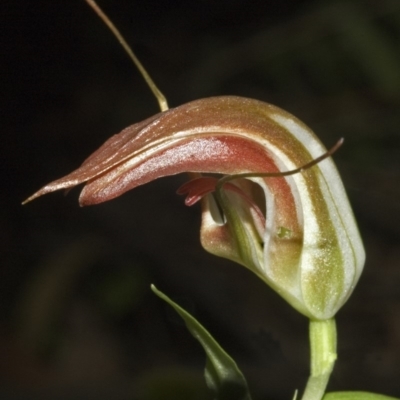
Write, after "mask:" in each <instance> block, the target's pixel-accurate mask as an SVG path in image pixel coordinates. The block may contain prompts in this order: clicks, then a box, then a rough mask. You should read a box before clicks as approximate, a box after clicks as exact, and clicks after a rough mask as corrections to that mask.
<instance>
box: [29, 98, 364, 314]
mask: <svg viewBox="0 0 400 400" xmlns="http://www.w3.org/2000/svg"><path fill="white" fill-rule="evenodd" d="M325 151H326V150H325V148H324V147H323V145H322V144H321V143H320V141H319V140H318V139H317V137H316V136H315V134H314V133H313V132H312V131H311V130H310V129H309V128H308V127H307V126H305V125H304V124H303V123H302V122H300V121H299V120H298V119H296V118H295V117H293V116H292V115H290V114H289V113H287V112H285V111H283V110H281V109H279V108H277V107H274V106H272V105H270V104H266V103H263V102H261V101H257V100H251V99H246V98H240V97H228V96H227V97H215V98H208V99H201V100H197V101H193V102H190V103H187V104H185V105H182V106H180V107H177V108H175V109H171V110H168V111H166V112H163V113H159V114H157V115H155V116H153V117H151V118H148V119H147V120H145V121H143V122H140V123H137V124H134V125H132V126H130V127H128V128H126V129H124V130H123V131H122V132H121V133H120V134H118V135H114V136H113V137H111V138H110V139H109V140H108V141H106V142H105V143H104V144H103V146H101V147H100V148H99V149H98V150H97V151H96V152H95V153H93V154H92V155H91V156H90V157H89V158H88V159H87V160H86V161H85V162H84V163H83V164H82V166H81V167H80V168H78V169H77V170H75V171H74V172H72V173H70V174H69V175H67V176H65V177H63V178H61V179H58V180H56V181H54V182H52V183H50V184H48V185H46V186H44V187H43V188H42V189H40V190H39V191H38V192H37V193H35V194H34V195H33V196H31V197H30V198H29V199H28V200H27V201H30V200H32V199H34V198H36V197H38V196H41V195H43V194H45V193H49V192H53V191H55V190H59V189H66V188H70V187H73V186H76V185H78V184H81V183H86V185H85V186H84V188H83V190H82V192H81V195H80V199H79V201H80V204H81V205H89V204H97V203H101V202H103V201H107V200H110V199H112V198H115V197H117V196H119V195H121V194H123V193H124V192H126V191H128V190H130V189H133V188H134V187H136V186H139V185H142V184H145V183H147V182H150V181H152V180H154V179H157V178H160V177H163V176H167V175H173V174H178V173H181V172H199V173H211V174H221V175H236V174H243V173H260V174H262V173H279V172H284V171H288V170H292V169H296V168H298V167H301V166H303V165H305V164H307V163H309V162H311V161H312V160H313V159H315V158H317V157H319V156H320V155H321V154H323V153H324V152H325ZM216 187H218V180H217V179H216V178H215V176H214V175H213V176H207V177H200V178H198V179H197V180H195V181H192V182H189V183H188V184H186V185H184V186H183V187H182V188H181V189H180V190H179V192H180V193H182V194H183V193H188V194H189V195H188V197H187V204H189V205H190V204H192V203H194V202H196V201H197V200H199V199H202V207H203V211H202V227H201V241H202V244H203V246H204V248H205V249H206V250H208V251H210V252H211V253H213V254H216V255H218V256H222V257H226V258H229V259H232V260H234V261H236V262H239V263H240V264H242V265H244V266H246V267H247V268H249V269H250V270H252V271H253V272H254V273H256V274H257V275H258V276H259V277H260V278H261V279H263V280H264V281H265V282H266V283H267V284H268V285H270V286H271V287H272V288H273V289H274V290H276V291H277V292H278V293H279V294H280V295H281V296H282V297H283V298H285V299H286V300H287V301H288V302H289V303H290V304H291V305H292V306H293V307H295V308H296V309H297V310H298V311H300V312H302V313H303V314H305V315H306V316H308V317H310V318H313V319H327V318H331V317H332V316H333V315H334V314H335V313H336V312H337V311H338V309H339V308H340V307H341V306H342V305H343V304H344V303H345V301H346V300H347V299H348V297H349V296H350V294H351V292H352V290H353V289H354V287H355V285H356V283H357V280H358V278H359V276H360V274H361V271H362V268H363V265H364V260H365V253H364V249H363V245H362V242H361V238H360V235H359V233H358V230H357V226H356V222H355V220H354V217H353V213H352V210H351V207H350V205H349V202H348V199H347V196H346V193H345V190H344V188H343V184H342V182H341V179H340V177H339V174H338V172H337V170H336V167H335V165H334V163H333V161H332V160H331V159H330V158H328V159H325V160H323V161H321V162H320V163H318V164H317V165H315V166H313V167H312V168H309V169H307V170H305V171H303V172H301V173H298V174H295V175H291V176H279V177H273V178H272V177H254V176H253V177H249V178H240V179H236V180H232V181H230V182H228V183H226V184H225V185H223V186H222V187H221V188H220V189H219V190H216V191H215V196H214V197H213V196H211V195H208V193H210V192H212V191H214V190H215V189H216Z"/></svg>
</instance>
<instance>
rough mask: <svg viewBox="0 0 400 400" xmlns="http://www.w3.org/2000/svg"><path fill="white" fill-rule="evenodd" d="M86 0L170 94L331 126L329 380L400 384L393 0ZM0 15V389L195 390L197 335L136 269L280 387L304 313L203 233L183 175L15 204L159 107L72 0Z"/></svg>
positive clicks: (257, 384)
mask: <svg viewBox="0 0 400 400" xmlns="http://www.w3.org/2000/svg"><path fill="white" fill-rule="evenodd" d="M99 2H100V5H101V6H102V7H103V8H104V10H105V11H106V12H107V13H108V15H109V16H110V18H111V19H112V20H113V21H114V22H115V24H116V25H117V26H118V27H119V29H120V30H121V31H122V33H123V34H124V35H125V36H126V38H127V40H128V41H129V42H130V44H131V45H132V46H133V48H134V50H135V51H136V53H137V55H138V56H139V58H140V59H141V61H142V62H143V63H144V65H145V66H146V68H147V69H148V71H149V72H150V74H151V75H152V77H153V78H154V80H155V81H156V83H157V84H158V85H159V87H160V89H161V90H162V91H163V92H164V93H165V94H166V96H167V98H168V100H169V104H170V106H171V107H174V106H177V105H180V104H183V103H185V102H188V101H190V100H194V99H197V98H201V97H207V96H213V95H224V94H235V95H241V96H246V97H253V98H257V99H260V100H264V101H267V102H270V103H273V104H276V105H278V106H280V107H282V108H285V109H287V110H288V111H290V112H292V113H293V114H295V115H296V116H297V117H299V118H300V119H302V120H303V121H304V122H306V123H307V124H308V125H309V126H311V127H312V128H313V129H314V130H315V131H316V132H317V134H318V135H319V136H320V137H321V139H322V140H323V142H324V143H325V144H326V146H327V147H330V146H331V145H333V144H334V143H335V142H336V141H337V139H338V138H340V137H342V136H343V137H345V140H346V141H345V146H344V147H343V148H342V149H341V150H340V151H339V152H338V153H337V154H336V155H335V160H336V162H337V165H338V167H339V170H340V171H341V174H342V177H343V180H344V182H345V185H346V187H347V188H348V194H349V197H350V199H351V202H352V204H353V207H354V212H355V214H356V216H357V219H358V221H359V226H360V230H361V232H362V236H363V238H364V242H365V246H366V250H367V263H366V267H365V272H364V274H363V276H362V278H361V281H360V283H359V285H358V287H357V289H356V290H355V293H354V295H353V296H352V297H351V299H350V301H349V302H348V304H346V305H345V306H344V308H343V309H342V310H341V311H340V312H339V314H338V316H337V322H338V330H339V360H338V362H337V365H336V368H335V371H334V374H333V376H332V379H331V382H330V386H329V389H330V390H361V389H363V390H369V391H377V392H382V393H386V394H389V395H393V396H400V372H399V371H400V288H399V286H400V246H399V243H400V205H399V204H400V189H399V183H400V113H399V111H400V107H399V105H400V51H399V50H400V40H399V39H400V2H399V1H398V0H392V1H390V0H380V1H376V0H370V1H368V0H353V1H351V0H350V1H334V0H320V1H316V0H315V1H306V0H304V1H299V0H274V1H272V0H268V1H267V0H263V1H245V0H219V1H211V0H192V1H187V0H186V1H183V0H182V1H178V0H174V1H157V0H146V1H128V0H120V1H110V0H103V1H99ZM0 18H1V21H0V30H1V36H0V49H1V62H0V76H1V97H0V98H1V101H2V104H1V111H0V113H1V125H2V126H1V128H2V132H1V135H2V143H3V145H2V146H1V150H2V156H1V161H2V165H1V172H2V177H1V183H2V190H1V191H2V195H1V203H0V221H1V222H0V251H1V263H0V307H1V308H0V311H1V313H0V318H1V319H0V398H1V399H5V400H7V399H43V398H44V399H72V398H73V399H110V398H112V399H144V400H158V399H167V400H168V399H180V398H182V399H206V398H210V396H209V394H208V392H207V391H206V389H205V384H204V382H203V378H202V370H203V365H204V356H203V354H202V351H201V349H200V347H199V346H198V344H197V343H196V342H195V340H194V339H193V338H192V337H191V336H190V335H189V333H187V332H186V330H185V328H184V327H183V326H182V323H181V322H180V321H179V319H178V318H177V317H176V316H175V315H174V313H173V312H172V311H171V310H169V309H168V308H167V307H166V306H165V305H164V304H163V303H162V302H161V301H160V300H159V299H157V298H156V297H155V296H154V295H153V294H152V293H151V292H150V290H149V285H150V283H155V284H156V285H157V286H158V287H159V288H160V289H161V290H163V291H164V292H166V293H167V294H169V295H170V296H171V297H172V298H173V299H175V300H176V301H177V302H179V303H180V304H181V305H182V306H184V307H185V308H186V309H188V310H189V311H190V312H191V313H193V314H194V315H195V316H196V317H197V318H198V319H199V320H200V321H201V322H203V324H204V325H205V326H206V327H207V328H208V329H209V330H210V331H211V332H212V333H213V334H214V335H215V337H216V338H217V339H218V340H219V341H220V342H221V343H222V345H223V346H224V347H225V349H226V350H227V351H228V352H229V353H230V354H231V355H232V356H233V357H234V358H235V359H236V360H237V362H238V364H239V366H240V367H241V368H242V370H243V372H244V374H245V375H246V377H247V378H248V381H249V384H250V387H251V390H252V392H253V394H254V399H290V398H292V395H293V392H294V390H295V389H296V388H297V389H300V390H301V389H302V388H303V385H304V384H305V381H306V378H307V376H308V347H307V346H308V344H307V321H306V319H305V318H304V317H302V316H301V315H298V314H297V313H296V312H295V311H294V310H292V309H291V308H290V307H289V306H288V305H286V304H285V303H284V302H283V301H282V300H281V299H280V298H279V297H278V296H277V295H276V294H275V293H273V292H272V291H271V290H269V288H267V287H265V285H264V284H262V283H261V282H259V280H258V279H257V278H256V277H255V276H253V275H252V274H251V273H250V272H248V271H247V270H245V269H244V268H242V267H240V266H237V265H234V264H233V263H231V262H228V261H225V260H220V259H217V258H215V257H213V256H211V255H208V254H206V253H205V252H204V251H203V250H202V249H201V247H200V244H199V240H198V235H199V233H198V231H199V229H198V228H199V222H200V215H199V208H198V207H197V206H195V207H193V208H186V207H185V206H184V204H183V199H182V198H180V197H179V196H177V195H176V194H175V190H176V189H177V188H178V187H179V185H180V184H181V183H183V182H184V181H185V179H186V178H185V177H184V176H177V177H172V178H166V179H162V180H159V181H156V182H153V183H151V184H148V185H146V186H144V187H140V188H138V189H135V190H134V191H132V192H130V193H127V194H125V195H124V196H122V197H121V198H118V199H116V200H113V201H111V202H109V203H105V204H101V205H99V206H94V207H87V208H79V207H78V203H77V197H78V193H79V191H78V190H76V189H75V190H73V191H72V192H71V193H69V195H68V196H66V197H64V196H63V195H62V194H60V193H56V194H52V195H48V196H45V197H44V198H40V199H38V200H36V201H35V202H33V203H30V204H28V205H26V206H24V207H22V206H21V205H20V203H21V201H22V200H23V199H24V198H26V197H27V196H28V195H30V194H32V193H33V192H34V191H36V190H37V189H38V188H39V187H41V186H42V185H43V184H45V183H47V182H49V181H51V180H53V179H55V178H58V177H61V176H63V175H65V174H66V173H68V172H70V171H71V170H72V169H74V168H76V167H77V166H78V165H79V164H80V163H81V162H82V161H83V159H84V158H86V157H87V156H88V155H89V154H90V153H91V152H93V151H94V150H95V149H96V148H97V147H98V146H99V145H100V144H102V143H103V142H104V141H105V140H106V139H107V138H108V137H109V136H111V134H114V133H117V132H119V131H120V130H122V129H123V128H124V127H126V126H128V125H130V124H132V123H134V122H138V121H140V120H142V119H145V118H147V117H148V116H150V115H153V114H154V113H156V112H158V107H157V103H156V101H155V100H154V98H153V97H152V95H151V93H150V91H149V90H148V88H147V87H146V86H145V84H144V82H143V80H142V78H141V77H140V76H139V74H138V72H137V71H136V69H135V68H134V67H133V66H132V64H131V62H130V61H129V59H128V58H127V56H126V54H125V53H124V51H123V50H122V49H121V48H120V46H119V45H118V43H117V42H116V40H115V39H114V37H112V35H111V34H110V32H109V31H108V30H107V29H106V28H105V26H104V25H103V24H102V23H101V22H100V20H99V19H98V18H97V17H96V16H95V15H94V13H93V12H92V11H91V9H90V8H89V7H88V6H87V5H86V4H85V3H84V2H83V1H79V0H74V1H71V0H70V1H54V0H38V1H26V0H25V1H18V0H3V1H2V2H1V4H0Z"/></svg>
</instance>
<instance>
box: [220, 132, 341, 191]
mask: <svg viewBox="0 0 400 400" xmlns="http://www.w3.org/2000/svg"><path fill="white" fill-rule="evenodd" d="M343 142H344V139H343V138H341V139H339V140H338V142H337V143H336V144H335V145H334V146H333V147H332V148H331V149H329V150H328V151H327V152H326V153H324V154H322V155H321V156H319V157H317V158H314V160H312V161H310V162H309V163H307V164H304V165H302V166H301V167H299V168H296V169H292V170H290V171H284V172H264V173H262V172H261V173H260V172H249V173H244V174H237V175H227V176H224V177H223V178H221V179H220V180H219V181H218V183H217V184H216V186H215V191H216V192H220V191H221V189H222V187H223V186H224V185H225V183H227V182H230V181H233V180H235V179H240V178H279V177H282V176H289V175H295V174H298V173H299V172H302V171H304V170H306V169H309V168H311V167H313V166H314V165H316V164H318V163H320V162H321V161H322V160H325V158H328V157H330V156H331V155H332V154H333V153H335V152H336V151H337V150H338V149H339V147H340V146H341V145H342V144H343Z"/></svg>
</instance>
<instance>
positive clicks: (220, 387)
mask: <svg viewBox="0 0 400 400" xmlns="http://www.w3.org/2000/svg"><path fill="white" fill-rule="evenodd" d="M151 289H152V290H153V292H154V293H155V294H156V295H157V296H158V297H160V298H161V299H162V300H164V301H166V302H167V303H168V304H169V305H170V306H172V307H173V308H174V309H175V311H176V312H177V313H178V314H179V315H180V316H181V317H182V319H183V320H184V321H185V324H186V326H187V328H188V330H189V331H190V333H191V334H192V335H193V337H194V338H195V339H197V340H198V341H199V342H200V344H201V345H202V347H203V349H204V351H205V352H206V355H207V361H206V367H205V378H206V383H207V386H208V387H209V388H210V389H211V390H212V391H213V392H214V393H215V400H251V397H250V393H249V390H248V387H247V382H246V380H245V378H244V376H243V374H242V373H241V372H240V370H239V368H238V367H237V365H236V363H235V361H233V359H232V358H231V357H230V356H229V355H228V354H227V353H226V352H225V351H224V350H223V349H222V347H221V346H220V345H219V344H218V343H217V342H216V341H215V339H214V338H213V337H212V336H211V335H210V333H209V332H208V331H207V330H206V329H205V328H204V327H203V326H202V325H201V324H200V323H199V322H198V321H196V319H195V318H193V317H192V316H191V315H190V314H189V313H188V312H186V311H185V310H184V309H183V308H181V307H179V306H178V305H177V304H175V303H174V302H173V301H172V300H171V299H170V298H169V297H167V296H166V295H165V294H164V293H162V292H160V291H159V290H158V289H157V288H156V287H155V286H154V285H151ZM382 400H383V399H382Z"/></svg>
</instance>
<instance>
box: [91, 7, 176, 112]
mask: <svg viewBox="0 0 400 400" xmlns="http://www.w3.org/2000/svg"><path fill="white" fill-rule="evenodd" d="M85 1H86V3H88V4H89V6H90V7H92V9H93V10H94V11H95V13H96V14H97V15H98V16H99V17H100V18H101V19H102V20H103V22H104V23H105V24H106V25H107V26H108V28H109V29H110V30H111V32H112V33H113V34H114V36H115V37H116V38H117V39H118V41H119V43H120V44H121V46H122V47H123V48H124V50H125V51H126V52H127V54H128V56H129V57H130V58H131V60H132V61H133V63H134V64H135V65H136V68H137V69H138V70H139V72H140V73H141V74H142V76H143V78H144V80H145V81H146V83H147V85H148V86H149V88H150V90H151V91H152V92H153V94H154V96H155V97H156V99H157V101H158V104H159V106H160V109H161V111H167V110H168V103H167V99H166V98H165V96H164V95H163V94H162V93H161V91H160V90H159V89H158V87H157V86H156V84H155V83H154V82H153V80H152V79H151V77H150V75H149V74H148V73H147V71H146V69H145V68H144V67H143V65H142V63H141V62H140V61H139V59H138V58H137V57H136V56H135V53H134V52H133V51H132V49H131V48H130V46H129V45H128V43H127V42H126V40H125V39H124V38H123V36H122V35H121V33H120V32H119V30H118V29H117V28H116V26H115V25H114V24H113V23H112V22H111V20H110V18H108V17H107V15H106V14H104V12H103V11H102V9H101V8H100V7H99V6H98V5H97V4H96V2H95V1H94V0H85Z"/></svg>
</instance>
